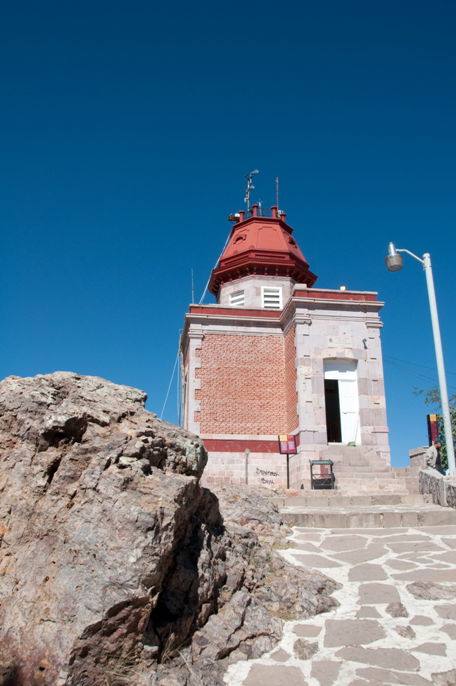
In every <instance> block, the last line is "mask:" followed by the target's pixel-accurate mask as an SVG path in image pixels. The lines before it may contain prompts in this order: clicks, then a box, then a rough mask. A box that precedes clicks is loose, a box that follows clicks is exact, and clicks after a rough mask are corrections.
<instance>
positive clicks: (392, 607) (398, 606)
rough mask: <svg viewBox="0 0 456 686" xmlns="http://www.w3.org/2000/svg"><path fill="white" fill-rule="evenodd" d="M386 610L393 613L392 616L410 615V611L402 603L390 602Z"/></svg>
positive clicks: (390, 613)
mask: <svg viewBox="0 0 456 686" xmlns="http://www.w3.org/2000/svg"><path fill="white" fill-rule="evenodd" d="M385 610H386V612H387V613H388V614H389V615H391V617H408V616H409V613H408V612H407V609H406V607H405V605H403V604H402V603H390V604H389V605H388V606H387V607H386V608H385Z"/></svg>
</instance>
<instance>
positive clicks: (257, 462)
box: [202, 444, 403, 493]
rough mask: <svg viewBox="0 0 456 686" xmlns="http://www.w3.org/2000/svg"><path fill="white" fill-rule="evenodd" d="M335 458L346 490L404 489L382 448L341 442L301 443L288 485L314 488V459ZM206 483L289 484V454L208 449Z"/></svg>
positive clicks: (292, 459)
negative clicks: (311, 475)
mask: <svg viewBox="0 0 456 686" xmlns="http://www.w3.org/2000/svg"><path fill="white" fill-rule="evenodd" d="M318 459H324V460H326V459H330V460H332V461H333V470H334V475H335V487H336V489H337V490H341V491H347V492H359V493H363V492H371V491H379V490H380V491H382V490H388V491H390V490H392V491H394V492H396V491H398V490H401V489H402V488H403V484H402V483H399V482H398V481H397V480H395V477H394V474H393V470H392V469H391V467H390V465H389V461H388V460H386V459H385V456H384V455H382V454H381V452H380V451H374V450H373V449H372V448H370V447H363V446H356V447H350V446H345V445H341V444H340V445H339V444H330V445H327V444H324V445H321V446H313V447H312V449H311V448H310V446H308V445H301V446H299V448H298V453H297V454H296V455H290V456H289V488H290V489H293V490H301V489H302V490H305V491H309V490H310V489H311V483H310V462H311V460H318ZM202 483H203V485H204V486H208V487H209V488H210V487H215V486H217V485H221V484H231V485H235V486H236V485H244V486H245V485H247V486H263V487H266V488H272V489H280V490H283V489H286V488H287V458H286V455H280V454H278V453H272V452H253V451H252V452H251V451H249V450H244V451H239V452H228V451H227V452H221V451H220V452H217V451H211V450H209V452H208V463H207V465H206V468H205V470H204V474H203V477H202Z"/></svg>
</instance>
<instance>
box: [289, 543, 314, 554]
mask: <svg viewBox="0 0 456 686" xmlns="http://www.w3.org/2000/svg"><path fill="white" fill-rule="evenodd" d="M293 548H294V549H295V550H302V551H304V552H307V553H319V552H320V547H319V546H316V545H314V544H313V543H293Z"/></svg>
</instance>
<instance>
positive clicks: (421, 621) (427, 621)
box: [409, 615, 434, 626]
mask: <svg viewBox="0 0 456 686" xmlns="http://www.w3.org/2000/svg"><path fill="white" fill-rule="evenodd" d="M409 623H410V624H413V625H414V626H430V625H431V624H434V621H433V620H432V619H431V618H430V617H425V615H415V617H412V619H411V620H410V622H409Z"/></svg>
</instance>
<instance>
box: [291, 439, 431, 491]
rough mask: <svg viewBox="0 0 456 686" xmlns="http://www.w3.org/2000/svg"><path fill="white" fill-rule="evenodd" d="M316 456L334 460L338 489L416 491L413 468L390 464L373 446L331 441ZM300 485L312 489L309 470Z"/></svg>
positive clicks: (416, 481) (415, 478)
mask: <svg viewBox="0 0 456 686" xmlns="http://www.w3.org/2000/svg"><path fill="white" fill-rule="evenodd" d="M318 459H322V460H332V461H333V463H334V466H333V470H334V475H335V477H336V482H335V488H336V490H337V492H338V493H343V494H350V495H360V494H366V493H391V494H400V495H407V494H410V493H418V478H417V470H416V469H413V468H411V467H390V465H388V464H386V463H385V462H384V461H382V460H381V459H380V458H379V457H378V455H377V454H376V453H375V452H374V451H373V450H369V449H366V448H364V447H362V446H345V445H340V446H339V445H337V446H335V445H331V446H328V447H327V448H325V449H324V450H322V451H321V452H320V455H319V457H318ZM302 489H303V490H304V491H305V492H307V491H310V490H311V485H310V474H309V477H308V478H305V479H303V482H302ZM313 492H314V491H313Z"/></svg>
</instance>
